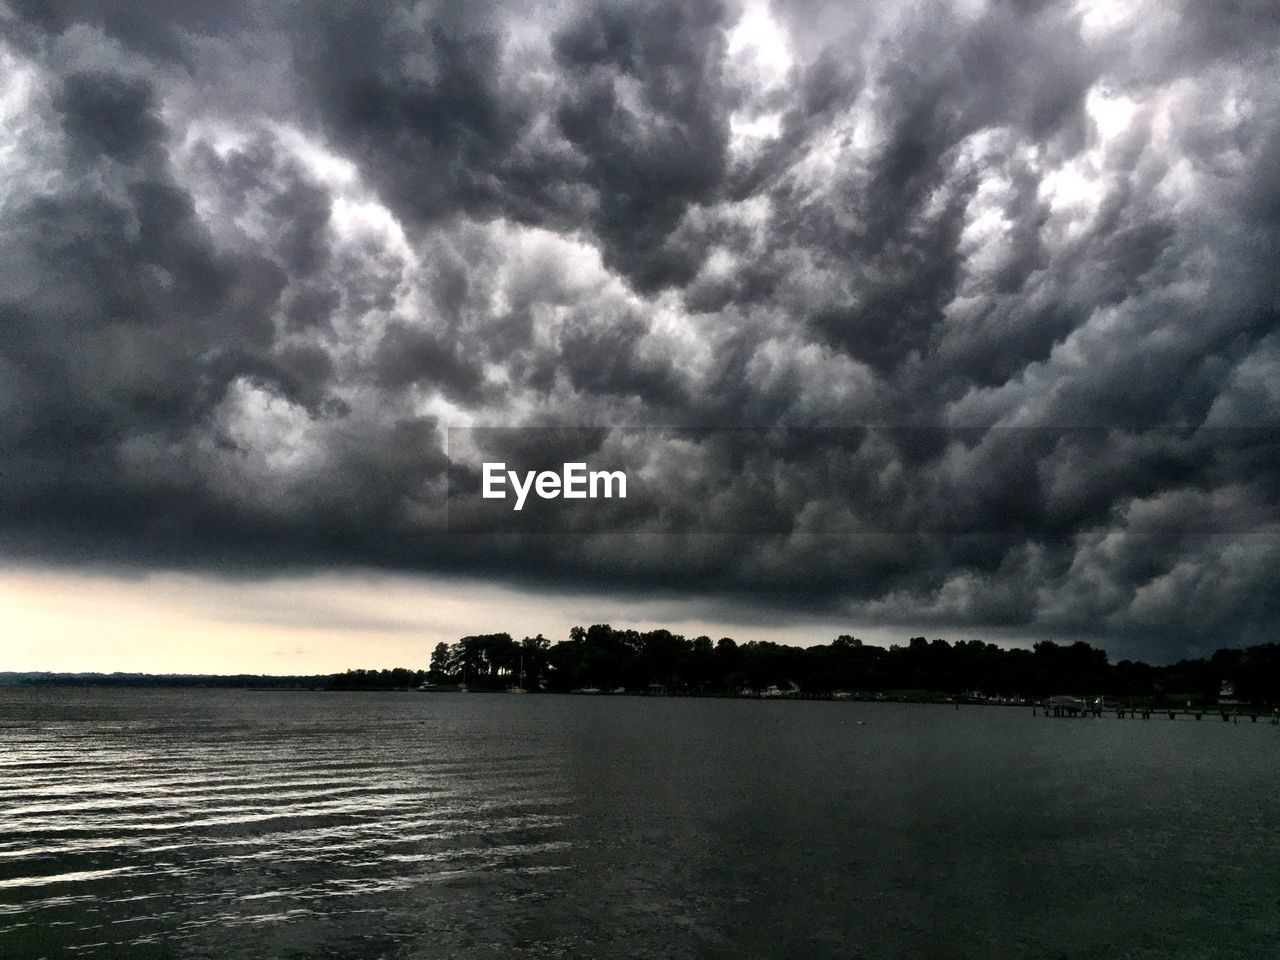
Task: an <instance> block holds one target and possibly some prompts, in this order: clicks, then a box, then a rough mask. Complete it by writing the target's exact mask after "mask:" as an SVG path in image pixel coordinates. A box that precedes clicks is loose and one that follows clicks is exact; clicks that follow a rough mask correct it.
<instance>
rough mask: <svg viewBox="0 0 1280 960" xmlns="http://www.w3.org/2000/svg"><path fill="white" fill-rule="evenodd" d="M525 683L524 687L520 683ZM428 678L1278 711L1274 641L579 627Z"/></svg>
mask: <svg viewBox="0 0 1280 960" xmlns="http://www.w3.org/2000/svg"><path fill="white" fill-rule="evenodd" d="M357 673H358V672H355V673H349V674H347V675H345V676H346V677H347V678H350V679H347V680H343V681H341V682H340V683H335V684H334V685H335V686H348V687H350V686H359V685H364V686H366V687H374V686H387V687H399V688H403V687H405V686H410V685H416V683H417V682H418V678H419V677H420V676H423V675H421V674H419V673H416V672H414V671H381V675H385V682H382V680H381V679H379V678H376V677H373V676H372V674H371V673H360V674H359V677H360V678H361V680H360V682H357ZM522 678H523V679H522ZM425 679H426V680H427V681H428V682H430V683H435V684H454V683H463V682H465V683H466V685H467V686H468V688H471V689H505V688H510V687H514V686H520V685H523V687H524V688H525V689H528V690H549V691H569V690H580V689H584V688H586V689H597V690H604V691H613V690H626V691H628V692H646V691H655V690H662V691H664V692H670V693H702V694H738V693H741V692H743V691H744V690H745V691H757V692H759V691H765V690H767V689H769V688H771V687H772V688H777V689H778V690H783V691H795V692H799V693H803V694H813V695H823V694H830V693H833V692H836V691H851V692H855V693H872V694H876V693H893V694H903V693H905V692H908V691H919V692H927V693H933V694H947V695H952V696H955V695H961V696H963V695H973V694H981V695H983V696H986V697H1007V698H1037V699H1038V698H1041V697H1044V696H1049V695H1053V694H1075V695H1080V696H1097V695H1105V696H1108V697H1116V698H1121V697H1122V698H1131V699H1139V698H1141V699H1150V700H1154V701H1157V702H1181V701H1183V700H1186V699H1195V700H1197V701H1200V702H1206V701H1207V702H1212V701H1215V700H1218V699H1219V698H1220V697H1222V698H1227V699H1237V700H1242V701H1247V702H1254V703H1280V644H1274V643H1272V644H1264V645H1261V646H1254V647H1250V648H1249V649H1247V650H1219V651H1218V652H1217V653H1215V654H1214V655H1213V656H1212V657H1210V658H1208V659H1201V660H1183V661H1180V662H1179V663H1175V664H1171V665H1168V666H1158V667H1157V666H1151V665H1149V664H1145V663H1140V662H1136V661H1132V660H1122V661H1120V662H1119V663H1115V664H1112V663H1110V662H1109V660H1108V657H1107V654H1106V652H1105V651H1103V650H1100V649H1098V648H1096V647H1092V646H1090V645H1089V644H1087V643H1083V642H1080V643H1072V644H1068V645H1061V644H1056V643H1052V642H1048V641H1045V642H1041V643H1037V644H1036V645H1035V646H1034V647H1033V648H1032V649H1030V650H1020V649H1015V650H1010V649H1004V648H1001V647H998V646H996V645H995V644H991V643H983V642H981V641H976V640H975V641H961V642H958V643H954V644H952V643H948V642H946V641H945V640H926V639H925V638H924V637H914V638H912V639H911V640H910V641H908V642H907V643H906V644H904V645H902V646H897V645H895V646H891V647H889V648H888V649H885V648H884V647H877V646H873V645H871V644H865V643H863V642H862V641H861V640H858V639H857V638H855V637H851V636H841V637H837V638H836V639H835V640H834V641H832V642H831V643H828V644H821V645H818V646H813V647H792V646H785V645H783V644H778V643H770V642H759V641H752V642H750V643H741V644H740V643H736V642H735V641H734V640H732V639H730V638H728V637H722V638H721V639H719V640H714V641H713V640H712V639H711V638H710V637H705V636H703V637H694V638H692V639H689V638H686V637H683V636H681V635H679V634H675V633H672V632H670V631H669V630H650V631H645V632H641V631H637V630H618V629H614V628H613V627H611V626H609V625H608V624H596V625H595V626H592V627H589V628H585V629H584V628H583V627H574V628H573V630H571V631H570V634H569V639H568V640H565V641H562V642H560V643H556V644H552V643H551V642H550V641H548V640H547V639H546V638H545V637H543V636H541V635H539V636H536V637H526V638H524V639H523V640H519V641H517V640H514V639H513V638H512V637H511V635H510V634H506V633H496V634H484V635H480V636H472V637H463V638H462V639H461V640H459V641H458V642H457V643H452V644H446V643H441V644H439V645H438V646H437V647H436V649H435V651H434V653H433V654H432V656H431V666H430V669H429V670H428V671H427V673H426V674H425Z"/></svg>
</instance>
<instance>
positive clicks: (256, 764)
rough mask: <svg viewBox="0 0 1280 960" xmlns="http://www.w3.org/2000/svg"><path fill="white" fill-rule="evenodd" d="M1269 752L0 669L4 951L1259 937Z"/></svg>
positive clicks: (952, 719) (533, 950)
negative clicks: (25, 678)
mask: <svg viewBox="0 0 1280 960" xmlns="http://www.w3.org/2000/svg"><path fill="white" fill-rule="evenodd" d="M858 721H865V722H864V723H861V724H860V723H859V722H858ZM1278 756H1280V735H1277V731H1276V728H1273V727H1270V726H1264V725H1260V726H1257V727H1253V726H1249V727H1233V726H1230V725H1220V724H1219V725H1215V724H1209V723H1201V724H1196V723H1194V722H1170V721H1164V722H1158V721H1154V720H1153V721H1148V722H1143V721H1123V722H1121V721H1116V720H1114V719H1111V720H1097V721H1095V720H1089V721H1046V720H1044V719H1043V718H1040V719H1036V718H1032V717H1031V716H1030V714H1029V713H1028V712H1025V711H1022V710H1010V709H1000V708H990V709H979V708H970V709H966V710H962V711H953V710H950V709H946V708H937V707H912V706H897V705H863V704H848V703H843V704H839V703H766V702H757V701H752V702H737V701H699V700H651V699H631V698H582V697H578V698H574V697H549V696H547V697H544V696H530V697H503V696H501V695H488V696H486V695H475V696H467V697H462V696H456V695H447V694H429V695H426V694H424V695H415V694H403V695H399V694H367V695H366V694H319V693H261V692H238V691H124V690H115V691H110V690H12V689H10V690H0V957H5V958H26V957H31V958H36V957H50V958H52V957H59V956H90V957H94V956H97V957H119V956H123V957H130V958H132V957H210V958H234V957H291V956H292V957H343V958H351V957H467V958H470V957H512V956H526V957H551V956H591V957H601V956H618V957H624V956H625V957H637V956H639V957H655V958H658V957H662V958H666V957H709V956H725V957H792V956H804V957H850V956H856V957H867V958H880V957H884V958H890V957H895V958H896V957H903V956H912V957H938V958H942V957H946V958H957V957H975V958H977V957H982V958H990V957H994V958H1001V957H1026V956H1037V957H1047V958H1057V957H1062V958H1068V957H1070V958H1074V957H1080V958H1085V957H1089V958H1099V957H1101V958H1106V957H1114V958H1121V957H1126V958H1127V957H1134V958H1138V957H1151V958H1155V957H1161V958H1179V957H1185V958H1191V957H1197V958H1199V957H1224V958H1226V957H1232V958H1234V957H1239V958H1242V960H1243V958H1249V960H1254V958H1258V957H1262V956H1268V955H1271V954H1270V953H1269V951H1271V950H1272V949H1274V945H1275V944H1276V943H1277V942H1280V907H1278V905H1277V902H1278V900H1280V831H1278V829H1277V828H1280V803H1277V799H1278V798H1277V787H1278V786H1280V765H1278V764H1277V757H1278Z"/></svg>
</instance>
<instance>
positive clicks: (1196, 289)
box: [0, 0, 1280, 673]
mask: <svg viewBox="0 0 1280 960" xmlns="http://www.w3.org/2000/svg"><path fill="white" fill-rule="evenodd" d="M1277 262H1280V9H1278V8H1277V7H1276V5H1275V4H1274V2H1272V0H1239V2H1235V3H1232V4H1228V5H1222V4H1204V3H1198V2H1190V0H1186V2H1178V0H1152V2H1137V0H1133V2H1129V0H1116V2H1109V0H1094V2H1080V3H1064V2H1052V3H1050V2H1031V0H1019V2H1014V0H995V2H982V0H956V2H954V3H943V2H939V3H927V2H920V3H915V2H912V3H907V2H901V3H884V2H823V0H789V2H777V3H767V2H756V0H752V2H749V3H742V2H727V0H726V2H702V0H654V2H649V3H645V4H639V3H629V2H585V0H583V2H579V0H564V2H539V0H532V2H528V0H526V2H520V3H492V2H484V0H475V2H468V3H399V2H387V3H380V4H364V3H341V2H339V3H325V4H291V5H282V4H277V3H267V2H252V0H245V2H228V3H225V4H223V3H220V4H188V3H182V2H176V0H136V2H132V3H128V4H110V5H103V4H97V3H79V2H75V0H67V2H61V3H39V2H33V0H7V2H6V0H0V670H3V669H23V670H26V669H64V670H75V669H86V670H89V669H95V670H96V669H106V670H109V669H121V670H157V671H211V672H241V671H245V672H294V673H305V672H317V671H328V670H335V669H341V668H344V667H346V666H392V665H398V664H402V665H415V663H420V662H422V661H425V658H426V656H427V655H428V652H429V650H430V648H431V647H432V646H434V644H435V643H437V642H439V641H441V640H453V639H457V637H459V636H462V635H465V634H469V633H481V632H491V631H497V630H507V631H509V632H511V633H513V634H514V635H516V636H517V637H519V636H522V635H526V634H534V633H538V632H542V633H544V634H545V635H547V636H549V637H551V638H553V639H562V638H564V637H565V636H567V633H568V630H569V628H570V627H571V626H573V625H575V624H578V623H584V624H585V623H591V622H600V621H611V622H613V623H614V624H615V625H619V626H641V627H642V626H650V625H652V626H657V625H664V626H670V627H672V628H674V629H679V630H681V631H683V632H687V633H690V634H697V633H706V634H708V635H711V636H720V635H730V636H734V637H737V638H738V639H740V640H741V639H776V640H780V641H783V642H791V643H814V642H826V641H829V640H830V639H831V638H832V637H833V636H835V635H836V634H838V633H852V634H855V635H858V636H861V637H863V638H864V639H866V640H868V641H869V642H882V643H888V642H902V641H904V640H905V639H907V638H909V637H911V636H915V635H920V634H925V635H928V636H930V637H939V636H940V637H944V638H947V639H974V638H978V639H988V640H991V641H993V642H998V643H1002V644H1006V645H1021V646H1025V645H1029V644H1031V643H1034V642H1036V641H1038V640H1042V639H1053V640H1060V641H1069V640H1072V639H1087V640H1089V641H1090V642H1094V643H1098V644H1100V645H1102V646H1104V647H1106V648H1107V649H1108V650H1109V651H1111V652H1112V653H1113V656H1121V655H1123V656H1138V657H1143V658H1146V659H1150V660H1152V661H1155V662H1165V661H1169V660H1175V659H1178V658H1179V657H1182V656H1195V655H1201V654H1204V653H1206V652H1209V651H1212V650H1214V649H1216V648H1218V647H1222V646H1243V645H1247V644H1250V643H1257V642H1264V641H1271V640H1275V639H1276V638H1277V626H1278V625H1280V599H1278V598H1280V537H1278V536H1277V534H1278V533H1280V523H1278V522H1277V509H1276V508H1277V499H1278V498H1280V456H1277V453H1280V451H1277V449H1276V444H1277V435H1280V431H1277V430H1276V426H1277V421H1280V322H1278V321H1280V271H1278V270H1277V269H1276V263H1277ZM451 441H452V442H451ZM570 454H571V455H572V457H573V459H575V460H576V459H581V460H583V461H586V462H589V463H591V464H592V466H593V467H594V466H597V465H598V466H600V467H601V468H607V469H624V470H626V471H627V473H628V476H629V477H630V478H631V490H630V491H629V496H628V499H627V500H626V501H625V502H622V501H614V502H609V503H591V504H581V505H574V506H573V510H574V511H576V512H572V513H567V512H565V510H564V509H560V510H559V512H556V513H543V514H530V515H529V517H522V518H520V520H521V522H516V520H515V519H510V521H509V520H508V518H507V517H506V516H505V515H503V516H498V517H497V519H496V520H494V516H493V515H490V517H489V521H490V522H489V523H488V525H487V526H485V525H481V527H483V530H482V529H481V527H477V526H476V525H475V524H471V523H470V521H469V520H468V518H470V517H472V513H471V512H469V511H471V510H472V508H473V507H474V504H472V503H469V502H467V501H466V500H465V499H461V498H460V497H461V495H460V493H459V491H460V490H462V489H463V488H467V486H468V485H469V484H474V483H475V481H476V478H477V476H478V473H477V470H478V465H479V463H480V462H481V461H483V460H487V459H502V460H504V461H507V462H511V463H513V464H517V463H519V464H521V465H527V466H529V467H530V468H532V467H533V466H538V467H544V466H552V465H554V464H556V463H558V462H560V461H561V460H563V459H568V458H569V456H570ZM535 461H536V463H535ZM560 506H561V507H562V508H567V507H568V505H566V504H563V503H562V504H561V505H560ZM579 508H580V509H579ZM464 521H466V522H464ZM526 521H527V522H526ZM508 523H510V525H509V526H507V524H508ZM495 524H496V526H495Z"/></svg>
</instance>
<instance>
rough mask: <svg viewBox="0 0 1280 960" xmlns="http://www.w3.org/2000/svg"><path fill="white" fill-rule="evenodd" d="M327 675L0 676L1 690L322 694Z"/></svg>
mask: <svg viewBox="0 0 1280 960" xmlns="http://www.w3.org/2000/svg"><path fill="white" fill-rule="evenodd" d="M330 679H331V678H330V677H329V676H328V675H326V674H317V675H314V676H271V675H263V674H252V673H239V674H227V675H223V674H211V673H53V672H49V671H41V670H33V671H22V672H19V671H7V672H0V687H229V688H236V689H262V690H323V689H324V688H325V686H326V685H327V684H328V683H329V681H330Z"/></svg>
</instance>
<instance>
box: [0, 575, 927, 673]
mask: <svg viewBox="0 0 1280 960" xmlns="http://www.w3.org/2000/svg"><path fill="white" fill-rule="evenodd" d="M478 611H482V613H479V614H478ZM734 612H738V613H740V612H741V611H740V610H739V609H738V608H734ZM591 623H613V624H614V625H616V626H626V627H635V628H637V629H652V628H656V627H666V628H668V629H671V630H674V631H676V632H678V633H683V634H685V635H686V636H698V635H701V634H707V635H708V636H711V637H715V638H719V637H722V636H732V637H733V638H734V639H736V640H738V641H740V642H741V641H747V640H774V641H777V642H780V643H789V644H796V645H806V646H807V645H809V644H813V643H824V642H828V641H830V640H831V639H832V638H833V637H835V636H838V635H839V634H841V633H848V632H850V627H849V626H848V625H847V624H845V625H841V624H840V623H839V622H838V621H835V620H832V619H824V618H808V617H800V618H796V619H793V620H792V621H791V622H787V623H774V624H770V623H766V622H762V621H760V620H757V621H756V622H746V621H739V620H731V619H722V618H708V617H707V616H705V611H699V610H698V609H696V608H695V607H694V605H692V604H690V603H688V602H687V601H680V600H670V601H665V600H659V599H653V598H646V599H643V600H641V599H634V598H619V597H603V596H602V597H585V598H584V597H583V596H581V595H575V596H573V597H568V596H565V595H560V594H553V593H545V592H544V593H533V592H526V591H520V590H515V589H511V588H508V587H503V586H499V585H494V584H485V583H480V582H478V581H474V580H444V579H442V578H426V577H411V576H400V575H390V574H379V573H363V574H319V575H315V576H299V577H279V578H272V579H265V580H263V579H257V578H255V579H248V578H244V579H233V578H227V577H221V578H220V577H211V576H207V575H193V574H178V573H157V574H147V575H134V576H119V575H114V576H113V575H108V574H102V573H97V574H91V573H84V572H78V571H70V570H65V569H44V570H31V569H14V568H11V569H4V570H0V637H4V638H5V639H4V642H3V643H2V644H0V671H6V670H14V671H28V670H50V671H55V672H81V671H85V672H104V673H110V672H114V671H121V672H144V673H271V674H309V673H332V672H336V671H340V670H346V669H349V668H350V669H354V668H358V667H364V668H383V667H396V666H404V667H423V668H425V666H426V664H427V661H428V659H429V658H430V656H431V650H432V648H433V647H434V646H435V645H436V644H437V643H439V642H440V641H442V640H443V641H447V642H452V641H454V640H457V639H458V638H459V637H463V636H466V635H468V634H476V633H497V632H507V633H511V634H512V635H514V636H515V637H517V638H519V637H522V636H526V635H529V636H532V635H534V634H537V633H541V634H543V635H544V636H546V637H548V638H550V639H551V640H552V641H553V642H554V641H559V640H563V639H565V638H567V636H568V634H569V628H570V627H572V626H574V625H575V624H583V625H589V624H591ZM854 632H856V633H857V634H858V635H859V636H861V637H862V638H863V639H865V640H866V641H867V642H869V643H878V644H885V645H887V644H889V643H895V642H902V641H904V640H905V639H907V634H905V633H904V632H903V631H902V630H883V629H875V630H870V631H866V630H862V631H854Z"/></svg>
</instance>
